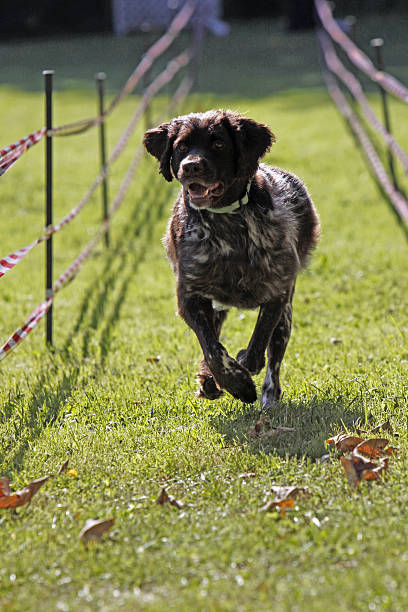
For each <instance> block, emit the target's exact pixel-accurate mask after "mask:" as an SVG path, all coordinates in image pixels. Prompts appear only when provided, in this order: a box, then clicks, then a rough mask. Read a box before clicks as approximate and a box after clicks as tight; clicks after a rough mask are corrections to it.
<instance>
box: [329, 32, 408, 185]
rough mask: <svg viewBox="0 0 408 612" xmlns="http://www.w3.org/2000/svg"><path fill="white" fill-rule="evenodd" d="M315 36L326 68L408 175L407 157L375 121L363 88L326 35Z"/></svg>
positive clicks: (393, 139)
mask: <svg viewBox="0 0 408 612" xmlns="http://www.w3.org/2000/svg"><path fill="white" fill-rule="evenodd" d="M317 34H318V37H319V42H320V47H321V50H322V52H323V56H324V60H325V62H326V65H327V67H328V68H329V70H330V71H331V72H333V73H334V74H336V75H337V76H338V77H339V79H341V80H342V81H343V83H344V84H345V85H346V87H347V88H348V89H349V91H350V92H351V93H352V94H353V96H354V98H355V99H356V100H357V102H359V104H360V105H361V107H362V109H363V111H364V114H365V116H366V118H367V120H368V121H369V122H370V123H371V125H372V126H373V127H374V129H375V130H376V131H377V132H378V133H379V134H381V136H382V137H383V138H384V140H385V142H386V143H387V145H388V146H389V148H390V149H391V150H392V151H393V152H394V153H395V154H396V155H397V156H398V157H399V158H400V160H401V162H402V163H403V165H404V167H405V172H406V173H407V174H408V155H407V154H406V153H405V152H404V151H403V150H402V149H401V147H400V145H399V144H398V142H397V141H396V140H395V138H393V136H392V135H391V134H390V133H389V132H387V130H386V129H385V127H384V126H383V125H382V124H381V123H380V121H379V120H378V119H377V117H376V116H375V114H374V112H373V110H372V108H371V106H370V104H369V102H368V100H367V98H366V96H365V94H364V92H363V88H362V87H361V85H360V83H359V82H358V80H357V79H356V77H355V76H354V75H353V74H352V73H351V72H350V71H349V70H347V69H346V68H345V66H344V65H343V64H342V63H341V61H340V60H339V58H338V57H337V55H336V52H335V50H334V46H333V44H332V42H331V40H330V38H329V37H328V36H327V34H326V33H325V32H324V31H323V30H319V31H318V33H317Z"/></svg>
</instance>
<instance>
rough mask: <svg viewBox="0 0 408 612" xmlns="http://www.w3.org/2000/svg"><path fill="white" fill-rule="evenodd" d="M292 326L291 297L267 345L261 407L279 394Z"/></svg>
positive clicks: (278, 396)
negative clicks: (281, 374) (283, 361)
mask: <svg viewBox="0 0 408 612" xmlns="http://www.w3.org/2000/svg"><path fill="white" fill-rule="evenodd" d="M291 328H292V299H290V301H289V302H287V303H286V304H285V307H284V309H283V311H282V314H281V317H280V319H279V321H278V324H277V326H276V327H275V329H274V332H273V334H272V336H271V338H270V340H269V343H268V347H267V354H268V366H267V369H266V376H265V381H264V384H263V386H262V397H261V405H262V408H263V409H265V410H266V409H268V408H270V407H271V406H272V405H273V404H274V403H276V402H277V401H278V400H279V398H280V396H281V387H280V382H279V373H280V367H281V363H282V360H283V356H284V354H285V351H286V347H287V345H288V342H289V338H290V332H291Z"/></svg>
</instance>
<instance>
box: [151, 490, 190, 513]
mask: <svg viewBox="0 0 408 612" xmlns="http://www.w3.org/2000/svg"><path fill="white" fill-rule="evenodd" d="M156 503H157V504H159V506H164V504H171V505H172V506H175V507H176V508H178V509H179V510H181V508H183V506H184V504H183V502H181V501H179V500H178V499H176V498H175V497H173V495H169V494H168V493H167V491H166V489H165V488H164V487H163V488H162V489H161V491H160V493H159V497H158V498H157V500H156Z"/></svg>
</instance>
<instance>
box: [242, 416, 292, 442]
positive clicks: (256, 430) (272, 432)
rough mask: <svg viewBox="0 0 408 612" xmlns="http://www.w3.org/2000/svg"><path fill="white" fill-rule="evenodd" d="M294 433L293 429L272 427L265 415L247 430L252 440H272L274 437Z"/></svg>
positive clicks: (279, 426)
mask: <svg viewBox="0 0 408 612" xmlns="http://www.w3.org/2000/svg"><path fill="white" fill-rule="evenodd" d="M294 431H296V429H295V428H294V427H283V426H282V425H278V427H274V428H273V427H272V425H271V421H270V418H269V417H268V416H266V415H262V416H261V417H260V418H259V419H258V421H257V422H256V423H255V425H253V426H252V427H250V428H249V435H250V436H251V437H252V438H263V439H265V438H273V437H274V436H278V435H279V434H283V433H292V432H294Z"/></svg>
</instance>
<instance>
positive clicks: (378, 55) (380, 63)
mask: <svg viewBox="0 0 408 612" xmlns="http://www.w3.org/2000/svg"><path fill="white" fill-rule="evenodd" d="M370 44H371V46H372V47H373V48H374V49H375V65H376V68H377V70H381V71H382V72H383V71H384V59H383V56H382V48H383V46H384V41H383V39H382V38H373V39H372V40H371V41H370ZM378 87H379V90H380V94H381V100H382V108H383V117H384V126H385V129H386V130H387V132H388V133H389V134H391V118H390V113H389V110H388V96H387V92H386V91H385V89H384V87H382V85H380V84H379V85H378ZM388 167H389V169H390V173H391V177H392V182H393V185H394V187H395V189H398V182H397V177H396V174H395V167H394V155H393V152H392V151H391V149H390V148H389V147H388Z"/></svg>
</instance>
